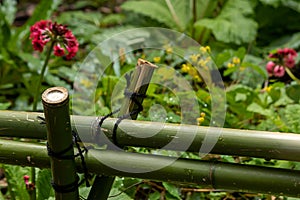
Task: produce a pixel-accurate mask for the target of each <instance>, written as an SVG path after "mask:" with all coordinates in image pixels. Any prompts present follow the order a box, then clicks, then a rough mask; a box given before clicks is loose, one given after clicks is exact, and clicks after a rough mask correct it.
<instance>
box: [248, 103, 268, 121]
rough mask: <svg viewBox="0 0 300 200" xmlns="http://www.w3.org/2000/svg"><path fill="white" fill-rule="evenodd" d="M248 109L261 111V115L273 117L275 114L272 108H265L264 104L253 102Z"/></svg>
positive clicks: (256, 111)
mask: <svg viewBox="0 0 300 200" xmlns="http://www.w3.org/2000/svg"><path fill="white" fill-rule="evenodd" d="M247 110H248V111H250V112H255V113H259V114H261V115H265V116H269V117H271V116H272V115H273V113H272V111H271V110H268V109H265V108H263V107H262V106H260V105H259V104H257V103H255V102H254V103H251V104H250V105H249V106H248V107H247Z"/></svg>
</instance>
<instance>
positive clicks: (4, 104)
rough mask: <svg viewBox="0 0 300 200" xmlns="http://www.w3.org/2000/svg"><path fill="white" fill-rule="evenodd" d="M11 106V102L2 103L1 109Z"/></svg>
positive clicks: (0, 104)
mask: <svg viewBox="0 0 300 200" xmlns="http://www.w3.org/2000/svg"><path fill="white" fill-rule="evenodd" d="M9 106H11V102H6V103H0V110H6V109H8V108H9Z"/></svg>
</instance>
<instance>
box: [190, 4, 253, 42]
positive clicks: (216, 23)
mask: <svg viewBox="0 0 300 200" xmlns="http://www.w3.org/2000/svg"><path fill="white" fill-rule="evenodd" d="M251 14H253V9H252V5H251V3H250V2H249V1H247V0H228V1H227V3H226V4H225V6H224V8H223V10H222V11H221V13H220V15H219V16H217V17H216V18H214V19H207V18H206V19H200V20H198V21H197V22H196V23H195V26H196V27H199V26H200V27H201V26H202V27H206V28H209V29H211V30H212V32H213V34H214V36H215V37H216V39H217V40H219V41H222V42H225V43H235V44H237V45H240V44H243V43H249V42H252V41H254V40H255V38H256V34H257V28H258V25H257V23H256V22H255V20H253V19H252V18H250V17H249V15H251Z"/></svg>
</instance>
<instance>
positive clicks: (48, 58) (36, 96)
mask: <svg viewBox="0 0 300 200" xmlns="http://www.w3.org/2000/svg"><path fill="white" fill-rule="evenodd" d="M54 44H55V40H53V41H52V42H51V45H50V48H49V49H48V51H47V54H46V59H45V61H44V64H43V67H42V71H41V74H40V77H39V80H38V82H37V88H36V91H35V94H34V99H33V106H32V111H36V110H37V102H38V98H39V95H40V89H41V85H42V81H43V79H44V74H45V71H46V68H47V65H48V62H49V60H50V55H51V52H52V49H53V46H54Z"/></svg>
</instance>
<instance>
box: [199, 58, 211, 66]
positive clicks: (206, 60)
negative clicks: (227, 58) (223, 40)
mask: <svg viewBox="0 0 300 200" xmlns="http://www.w3.org/2000/svg"><path fill="white" fill-rule="evenodd" d="M208 61H209V59H205V60H204V59H200V60H199V62H198V65H199V66H201V67H205V66H206V64H207V63H208Z"/></svg>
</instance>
